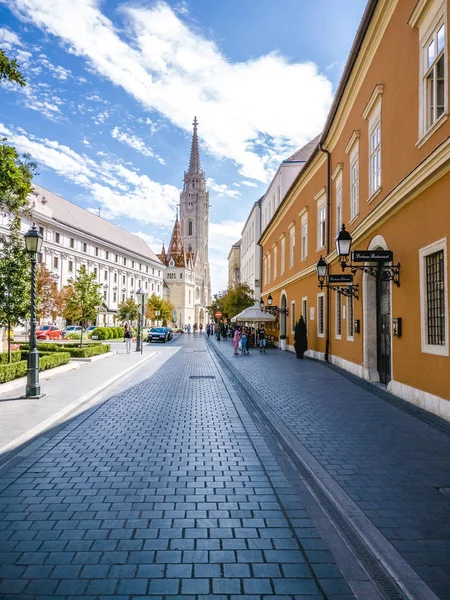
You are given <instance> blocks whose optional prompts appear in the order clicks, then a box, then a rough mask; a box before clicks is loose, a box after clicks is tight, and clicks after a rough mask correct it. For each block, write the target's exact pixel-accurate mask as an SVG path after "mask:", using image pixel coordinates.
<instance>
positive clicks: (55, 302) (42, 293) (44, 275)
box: [36, 264, 60, 320]
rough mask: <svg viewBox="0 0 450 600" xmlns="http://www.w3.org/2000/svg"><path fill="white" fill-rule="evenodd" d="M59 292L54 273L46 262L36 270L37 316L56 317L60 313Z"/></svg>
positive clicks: (42, 317) (40, 317) (43, 317)
mask: <svg viewBox="0 0 450 600" xmlns="http://www.w3.org/2000/svg"><path fill="white" fill-rule="evenodd" d="M59 309H60V305H59V292H58V286H57V285H56V281H55V280H54V278H53V275H52V274H51V273H50V271H49V270H48V269H47V267H46V266H45V265H44V264H39V265H38V268H37V271H36V316H37V318H38V319H49V318H51V319H53V320H54V319H56V317H57V315H58V313H59Z"/></svg>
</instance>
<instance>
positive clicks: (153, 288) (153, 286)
mask: <svg viewBox="0 0 450 600" xmlns="http://www.w3.org/2000/svg"><path fill="white" fill-rule="evenodd" d="M154 291H155V282H154V281H152V292H154Z"/></svg>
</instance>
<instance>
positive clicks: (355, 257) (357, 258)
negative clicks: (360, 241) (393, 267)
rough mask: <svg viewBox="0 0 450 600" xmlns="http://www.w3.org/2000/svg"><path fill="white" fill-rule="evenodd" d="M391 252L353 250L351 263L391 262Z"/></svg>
mask: <svg viewBox="0 0 450 600" xmlns="http://www.w3.org/2000/svg"><path fill="white" fill-rule="evenodd" d="M393 256H394V255H393V252H392V250H353V252H352V262H391V261H392V259H393Z"/></svg>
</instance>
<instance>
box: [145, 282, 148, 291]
mask: <svg viewBox="0 0 450 600" xmlns="http://www.w3.org/2000/svg"><path fill="white" fill-rule="evenodd" d="M145 289H146V290H148V281H146V282H145Z"/></svg>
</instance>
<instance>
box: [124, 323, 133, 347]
mask: <svg viewBox="0 0 450 600" xmlns="http://www.w3.org/2000/svg"><path fill="white" fill-rule="evenodd" d="M123 337H124V339H125V349H126V351H127V354H131V340H132V339H133V332H132V330H131V327H130V326H129V325H128V323H125V327H124V332H123Z"/></svg>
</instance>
